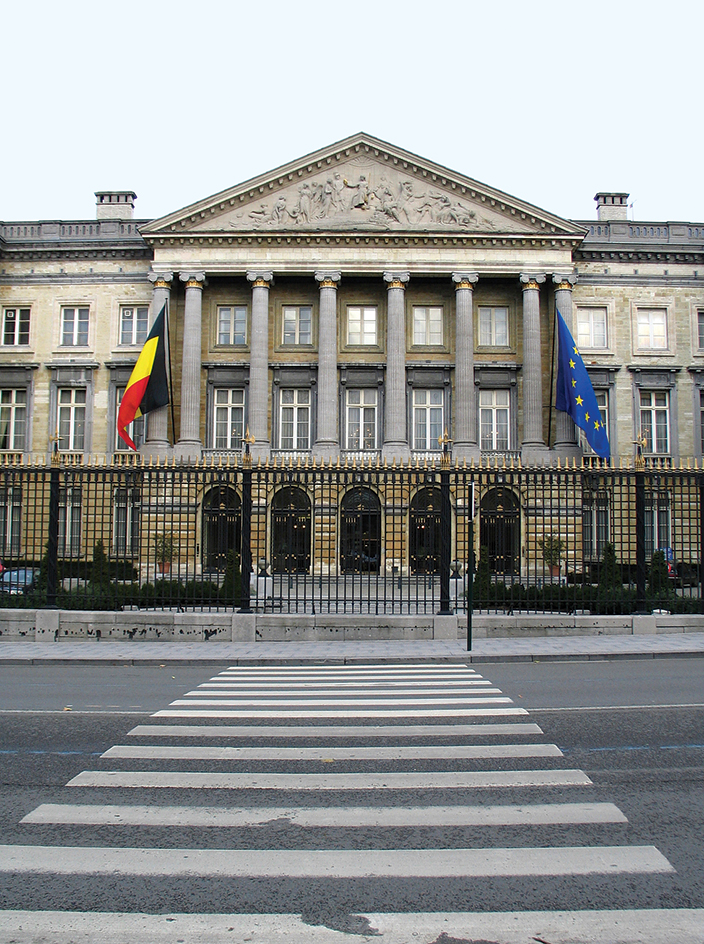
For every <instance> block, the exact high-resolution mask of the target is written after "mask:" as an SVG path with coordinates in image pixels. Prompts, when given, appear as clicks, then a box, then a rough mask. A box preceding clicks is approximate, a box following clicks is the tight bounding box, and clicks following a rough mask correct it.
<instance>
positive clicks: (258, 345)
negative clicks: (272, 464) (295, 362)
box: [247, 272, 274, 459]
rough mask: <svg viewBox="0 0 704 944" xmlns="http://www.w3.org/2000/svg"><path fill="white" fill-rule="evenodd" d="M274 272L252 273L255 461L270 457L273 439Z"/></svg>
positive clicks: (251, 376)
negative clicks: (271, 341)
mask: <svg viewBox="0 0 704 944" xmlns="http://www.w3.org/2000/svg"><path fill="white" fill-rule="evenodd" d="M273 278H274V274H273V272H248V273H247V279H248V280H249V281H250V282H251V283H252V340H251V343H250V346H249V351H250V354H249V397H248V401H247V403H248V416H249V422H248V425H249V433H250V435H251V436H253V437H254V442H253V444H252V447H251V453H252V456H253V458H255V459H258V458H262V459H265V458H268V456H269V452H270V448H271V442H270V439H269V286H270V285H271V282H272V280H273Z"/></svg>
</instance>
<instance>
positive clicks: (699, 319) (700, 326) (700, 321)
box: [697, 309, 704, 351]
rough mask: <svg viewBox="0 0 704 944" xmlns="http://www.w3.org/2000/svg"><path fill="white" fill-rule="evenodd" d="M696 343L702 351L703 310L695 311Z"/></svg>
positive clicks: (703, 337) (703, 345)
mask: <svg viewBox="0 0 704 944" xmlns="http://www.w3.org/2000/svg"><path fill="white" fill-rule="evenodd" d="M697 344H698V347H699V350H700V351H704V310H703V309H699V311H698V312H697Z"/></svg>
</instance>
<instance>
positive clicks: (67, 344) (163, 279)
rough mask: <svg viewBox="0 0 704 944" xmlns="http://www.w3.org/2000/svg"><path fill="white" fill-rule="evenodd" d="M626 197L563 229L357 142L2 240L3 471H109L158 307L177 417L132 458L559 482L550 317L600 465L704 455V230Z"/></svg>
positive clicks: (112, 197)
mask: <svg viewBox="0 0 704 944" xmlns="http://www.w3.org/2000/svg"><path fill="white" fill-rule="evenodd" d="M627 196H628V195H627V194H625V193H600V194H597V197H596V198H595V199H596V200H597V213H596V219H595V220H591V221H584V220H565V219H562V218H560V217H558V216H556V215H554V214H552V213H550V212H548V211H546V210H542V209H539V208H538V207H535V206H532V205H530V204H528V203H526V202H523V201H521V200H520V199H517V198H515V197H512V196H509V195H508V194H505V193H502V192H501V191H499V190H496V189H493V188H491V187H489V186H486V185H485V184H481V183H479V182H477V181H475V180H472V179H471V178H469V177H466V176H463V175H462V174H461V173H458V172H455V171H451V170H448V169H447V168H444V167H441V166H438V165H436V164H434V163H432V161H429V160H426V159H424V158H421V157H418V156H416V155H413V154H410V153H408V152H406V151H403V150H402V149H400V148H397V147H395V146H392V145H390V144H387V143H385V142H382V141H380V140H377V139H375V138H373V137H371V136H369V135H366V134H357V135H354V136H352V137H350V138H348V139H346V140H344V141H341V142H338V143H336V144H333V145H331V146H330V147H327V148H323V149H321V150H319V151H317V152H315V153H313V154H309V155H307V156H305V157H303V158H301V159H299V160H295V161H292V162H291V163H290V164H287V165H285V166H283V167H279V168H277V169H276V170H274V171H270V172H267V173H264V174H262V175H261V176H260V177H257V178H254V179H252V180H249V181H246V182H245V183H243V184H239V185H237V186H235V187H233V188H231V189H229V190H226V191H224V192H222V193H219V194H216V195H215V196H211V197H207V198H205V199H203V200H202V201H200V202H198V203H196V204H193V205H192V206H188V207H186V208H184V209H181V210H177V211H175V212H174V213H171V214H169V215H168V216H165V217H163V218H161V219H158V220H152V221H147V220H138V219H135V218H134V202H135V195H134V194H133V193H130V192H116V193H109V192H102V193H99V194H97V199H98V202H97V213H96V219H94V220H79V221H34V222H24V221H23V222H6V223H2V224H0V299H1V304H2V336H1V338H0V419H1V423H0V450H2V451H3V452H5V453H13V454H17V455H31V456H38V455H44V456H49V455H50V454H51V453H52V451H53V450H54V449H55V448H58V450H59V451H60V452H61V453H62V454H77V455H96V454H97V455H101V456H103V455H106V456H108V457H113V458H114V457H118V458H119V457H121V456H124V444H123V443H122V441H121V440H120V439H119V438H118V437H117V434H116V413H117V408H118V406H119V401H120V397H121V395H122V391H123V390H124V387H125V384H126V383H127V380H128V378H129V374H130V371H131V368H132V366H133V364H134V362H135V361H136V358H137V355H138V353H139V351H140V349H141V346H142V344H143V341H144V339H145V337H146V334H147V332H148V330H149V325H150V323H151V321H152V320H153V319H154V317H155V316H156V314H157V313H158V312H159V310H160V309H161V307H162V306H163V304H164V303H166V304H167V306H168V312H169V324H170V339H171V371H172V378H173V391H174V398H173V404H172V408H164V409H163V410H160V411H158V412H156V413H154V414H151V415H150V416H149V417H148V420H147V421H146V422H145V421H144V420H141V421H137V423H136V424H135V428H134V429H133V430H132V434H133V438H135V441H136V442H138V443H139V448H140V452H141V453H142V454H146V455H153V456H160V457H161V456H175V457H177V458H180V459H181V460H182V461H187V462H190V461H193V460H197V459H200V458H201V457H203V456H208V455H218V454H219V455H232V454H239V453H241V451H242V449H243V439H244V437H245V434H246V431H247V430H249V433H250V439H251V446H250V448H251V454H252V456H253V457H254V459H255V460H256V459H262V460H267V459H271V458H273V457H275V456H280V455H284V456H286V457H295V458H297V457H302V458H305V457H310V458H312V457H315V458H316V460H320V459H321V458H322V459H324V460H326V461H327V460H333V461H337V459H340V460H341V461H344V459H345V457H348V458H349V457H355V458H359V457H363V458H365V459H368V458H369V457H374V458H378V459H379V460H380V461H382V462H383V461H384V460H386V461H388V462H389V463H393V462H396V463H400V462H408V461H409V459H410V460H412V459H414V458H417V457H423V458H424V459H429V460H432V459H433V458H434V457H436V456H437V455H438V453H439V452H440V451H441V449H442V448H443V445H442V441H443V440H444V442H445V449H448V448H449V449H451V453H452V457H453V458H454V459H456V460H459V461H460V462H463V461H464V460H467V462H469V463H471V462H472V461H474V462H478V461H480V460H481V459H482V458H483V457H503V456H505V457H509V458H510V459H512V460H514V461H517V460H518V458H519V457H520V459H521V460H522V461H523V463H527V464H534V463H538V464H543V463H554V462H556V461H557V460H558V458H559V459H560V460H562V459H564V458H570V460H571V459H573V458H575V459H579V457H581V456H582V455H583V454H588V451H589V450H588V447H587V446H586V445H585V444H584V443H583V442H581V441H580V439H579V437H578V436H577V435H576V433H575V429H574V427H573V425H572V423H571V421H570V420H569V419H568V418H567V417H566V416H565V415H564V414H561V413H556V412H555V411H554V409H553V407H552V402H553V386H554V377H553V370H552V365H553V362H554V350H553V343H554V325H555V310H556V309H559V311H560V312H561V313H562V315H563V317H564V318H565V320H566V321H567V323H568V325H569V326H570V327H571V329H572V334H573V336H574V338H575V340H576V342H577V344H578V346H579V348H580V351H581V353H582V356H583V358H584V361H585V363H586V365H587V368H588V370H589V373H590V376H591V379H592V382H593V385H594V388H595V391H596V393H597V398H598V402H599V406H600V409H601V410H602V415H603V420H604V422H605V423H606V426H607V429H608V433H609V439H610V442H611V448H612V456H613V458H614V461H615V462H617V463H618V462H625V463H630V462H632V461H633V457H634V455H635V451H636V448H637V447H636V445H635V441H636V440H638V439H640V440H641V442H642V443H643V447H642V448H643V451H644V452H645V454H647V455H652V456H655V457H658V458H662V459H663V460H667V461H668V462H669V461H670V460H672V461H675V462H678V461H679V460H680V459H688V458H690V457H694V458H701V456H702V444H703V436H702V428H703V425H704V422H703V417H704V408H703V406H702V403H703V400H702V391H703V390H704V223H688V222H657V223H654V222H653V223H650V222H649V223H636V222H633V221H630V220H628V219H627Z"/></svg>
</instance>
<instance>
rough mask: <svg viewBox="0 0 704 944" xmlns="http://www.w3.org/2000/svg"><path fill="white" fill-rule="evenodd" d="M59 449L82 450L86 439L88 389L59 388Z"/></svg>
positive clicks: (67, 450) (65, 450) (66, 450)
mask: <svg viewBox="0 0 704 944" xmlns="http://www.w3.org/2000/svg"><path fill="white" fill-rule="evenodd" d="M58 417H59V449H60V450H62V451H64V452H82V450H83V449H84V448H85V441H86V389H85V387H61V388H59V390H58Z"/></svg>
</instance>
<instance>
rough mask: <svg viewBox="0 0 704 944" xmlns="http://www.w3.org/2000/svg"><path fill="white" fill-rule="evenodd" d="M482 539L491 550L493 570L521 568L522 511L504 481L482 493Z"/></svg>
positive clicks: (483, 545) (489, 550)
mask: <svg viewBox="0 0 704 944" xmlns="http://www.w3.org/2000/svg"><path fill="white" fill-rule="evenodd" d="M479 542H480V544H481V546H482V547H486V549H487V550H488V552H489V568H490V570H491V571H492V573H495V574H517V573H519V572H520V548H521V513H520V508H519V505H518V499H517V498H516V496H515V495H514V493H513V492H512V491H511V490H510V489H508V488H506V486H504V485H500V486H497V487H496V488H492V489H490V490H489V491H488V492H486V493H485V494H484V495H483V496H482V500H481V505H480V528H479Z"/></svg>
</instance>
